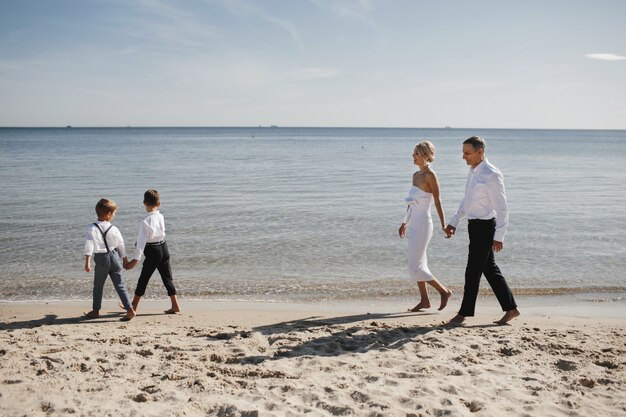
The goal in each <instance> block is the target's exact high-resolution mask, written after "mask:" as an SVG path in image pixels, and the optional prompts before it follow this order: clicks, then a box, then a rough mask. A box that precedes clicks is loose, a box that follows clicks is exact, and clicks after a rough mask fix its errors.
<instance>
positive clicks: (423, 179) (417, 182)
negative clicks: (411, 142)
mask: <svg viewBox="0 0 626 417" xmlns="http://www.w3.org/2000/svg"><path fill="white" fill-rule="evenodd" d="M434 160H435V147H434V146H433V144H432V143H430V142H429V141H424V142H420V143H418V144H417V145H415V150H414V151H413V163H414V164H415V165H417V166H419V171H417V172H415V173H414V174H413V186H412V187H411V190H410V191H409V196H408V197H407V198H406V202H407V205H408V207H407V210H406V215H405V216H404V221H403V222H402V225H400V229H399V230H398V233H399V235H400V238H401V239H403V238H404V237H405V236H408V258H409V277H410V279H411V280H412V281H416V282H417V286H418V288H419V291H420V296H421V300H420V302H419V303H418V304H417V305H416V306H415V307H413V308H411V309H409V311H420V310H421V309H423V308H430V299H429V298H428V288H427V287H426V283H428V284H430V285H432V286H433V287H434V288H435V289H436V290H437V291H438V292H439V295H440V296H441V303H440V304H439V310H443V309H444V307H445V306H446V304H448V300H449V299H450V296H451V295H452V291H450V290H449V289H448V288H446V287H444V286H443V285H441V283H440V282H439V281H437V278H435V277H434V276H433V274H432V273H431V272H430V269H428V257H427V255H426V249H428V243H429V242H430V239H431V238H432V236H433V220H432V218H431V215H430V207H431V206H432V203H433V201H434V202H435V207H436V209H437V214H438V215H439V220H440V221H441V229H442V230H445V227H446V218H445V215H444V214H443V209H442V208H441V198H440V197H439V180H438V179H437V174H436V173H435V171H433V170H432V169H431V168H430V165H429V164H430V163H431V162H433V161H434Z"/></svg>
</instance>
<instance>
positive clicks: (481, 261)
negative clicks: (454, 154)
mask: <svg viewBox="0 0 626 417" xmlns="http://www.w3.org/2000/svg"><path fill="white" fill-rule="evenodd" d="M463 159H465V162H467V165H469V166H470V170H469V173H468V174H467V183H466V184H465V196H464V197H463V200H461V204H459V209H458V210H457V212H456V213H455V214H454V216H453V217H452V219H451V220H450V223H449V224H448V225H447V226H446V228H445V232H446V237H448V238H449V237H451V236H452V235H454V233H455V231H456V227H457V225H458V223H459V220H460V219H461V218H463V217H467V219H468V234H469V239H470V245H469V256H468V258H467V267H466V268H465V288H464V291H463V302H462V303H461V308H460V310H459V313H458V314H457V315H456V316H455V317H454V318H453V319H452V320H450V322H449V323H450V324H462V323H463V322H464V321H465V318H466V317H472V316H474V308H475V306H476V298H477V297H478V287H479V284H480V278H481V276H482V275H483V274H484V275H485V277H486V278H487V281H488V282H489V285H491V288H492V289H493V292H494V293H495V294H496V297H497V298H498V302H499V303H500V306H501V307H502V311H504V312H505V313H504V316H503V317H502V318H501V319H500V320H498V321H496V322H495V323H498V324H505V323H507V322H509V321H511V320H513V319H514V318H515V317H517V316H519V315H520V312H519V310H518V309H517V304H516V303H515V299H514V298H513V294H512V293H511V290H510V288H509V286H508V285H507V283H506V280H505V279H504V277H503V276H502V273H501V272H500V268H498V265H496V262H495V258H494V251H495V252H500V251H501V250H502V248H503V242H504V235H505V234H506V228H507V226H508V223H509V212H508V206H507V203H506V194H505V191H504V181H503V178H502V173H501V172H500V171H499V170H498V168H496V167H495V166H493V165H492V164H490V163H489V161H488V160H487V158H486V157H485V140H484V139H483V138H481V137H479V136H472V137H471V138H469V139H467V140H465V141H464V142H463Z"/></svg>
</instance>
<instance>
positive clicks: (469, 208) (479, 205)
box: [449, 159, 509, 242]
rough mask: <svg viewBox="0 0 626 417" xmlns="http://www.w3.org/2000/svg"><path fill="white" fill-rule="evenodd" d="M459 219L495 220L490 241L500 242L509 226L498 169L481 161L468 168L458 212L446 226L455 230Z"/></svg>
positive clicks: (502, 181)
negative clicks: (493, 231)
mask: <svg viewBox="0 0 626 417" xmlns="http://www.w3.org/2000/svg"><path fill="white" fill-rule="evenodd" d="M463 217H467V218H468V219H481V220H489V219H493V218H494V217H495V219H496V232H495V234H494V236H493V240H495V241H498V242H503V241H504V235H506V228H507V226H508V224H509V208H508V205H507V203H506V194H505V191H504V179H503V177H502V173H501V172H500V170H499V169H498V168H496V167H495V166H493V165H492V164H490V163H489V161H487V159H485V160H483V161H482V162H481V163H480V164H478V165H477V166H476V168H474V169H472V168H470V170H469V172H468V174H467V183H466V184H465V196H464V197H463V200H461V204H459V209H458V210H457V212H456V213H454V216H453V217H452V219H451V220H450V223H449V224H450V225H451V226H453V227H457V224H458V223H459V220H460V219H462V218H463Z"/></svg>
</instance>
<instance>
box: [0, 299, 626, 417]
mask: <svg viewBox="0 0 626 417" xmlns="http://www.w3.org/2000/svg"><path fill="white" fill-rule="evenodd" d="M521 305H523V304H521ZM167 306H168V304H167V302H165V301H163V302H156V301H154V302H146V303H145V304H143V305H142V306H141V310H140V312H139V315H138V316H137V317H136V318H135V319H134V320H132V321H131V322H127V323H123V322H120V321H119V318H120V317H121V314H122V312H121V310H120V311H118V310H117V307H116V304H115V303H114V302H113V301H108V302H105V304H104V309H103V311H102V312H103V315H102V316H101V317H100V318H99V319H96V320H85V319H83V318H82V317H81V312H82V311H83V310H87V309H88V303H85V302H82V303H79V302H49V303H44V302H40V303H35V304H32V303H2V304H0V321H1V324H0V359H1V360H0V375H1V376H0V415H2V416H38V415H42V416H43V415H46V416H61V415H78V416H205V415H207V416H223V417H226V416H247V417H250V416H301V415H311V416H351V415H352V416H407V417H409V416H598V417H599V416H624V415H626V390H625V384H626V372H625V366H626V360H625V356H624V352H625V351H626V325H625V324H626V320H625V318H624V314H623V313H621V314H617V315H616V314H614V312H615V311H619V306H617V307H615V306H613V307H609V308H608V309H607V310H602V309H589V310H580V309H574V308H569V309H557V308H554V309H552V310H550V309H549V308H543V309H542V308H534V309H533V308H526V309H522V312H523V316H522V317H520V318H519V319H517V320H515V321H514V322H512V324H510V325H506V326H495V325H492V324H491V321H492V320H493V319H496V318H499V316H500V312H499V311H498V309H497V308H496V307H495V306H493V305H489V306H485V305H480V307H479V309H478V311H479V314H478V315H477V316H476V317H475V318H473V319H472V320H471V321H470V322H469V323H468V324H467V325H466V326H463V327H454V328H446V327H442V326H441V323H442V322H443V321H444V320H446V319H448V318H450V317H451V314H452V313H453V312H454V309H455V308H456V306H451V307H449V308H448V309H447V310H446V311H445V312H443V313H437V312H436V311H435V309H432V310H433V311H430V312H424V313H406V312H402V311H401V310H402V308H400V307H399V306H393V305H389V304H381V305H356V306H349V305H348V306H346V305H323V304H279V303H274V304H269V303H242V302H214V301H204V302H187V303H184V304H183V306H184V307H185V309H186V311H185V312H184V313H183V314H180V315H164V314H162V310H164V309H165V308H167ZM402 307H404V306H402Z"/></svg>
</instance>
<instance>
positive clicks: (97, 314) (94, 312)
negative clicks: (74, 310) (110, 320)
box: [83, 310, 100, 319]
mask: <svg viewBox="0 0 626 417" xmlns="http://www.w3.org/2000/svg"><path fill="white" fill-rule="evenodd" d="M83 314H84V315H85V317H87V318H90V319H97V318H98V317H100V312H99V311H98V310H91V311H90V312H88V313H83Z"/></svg>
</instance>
